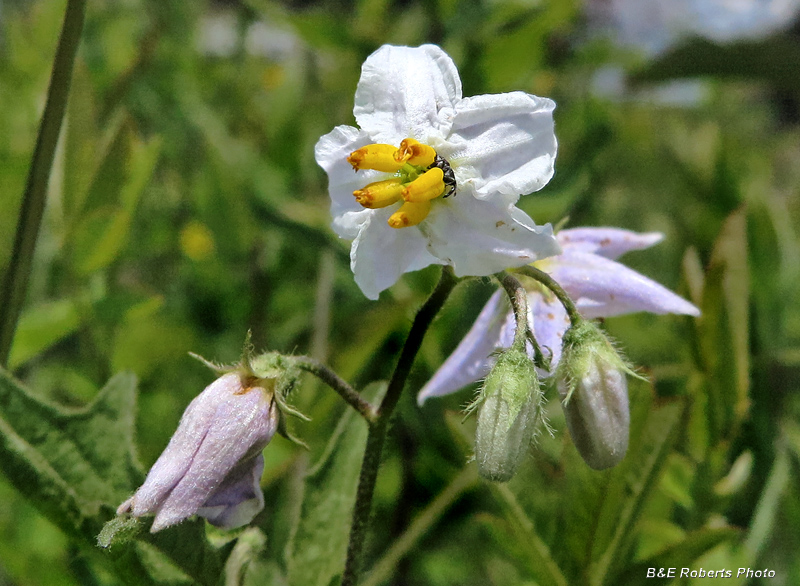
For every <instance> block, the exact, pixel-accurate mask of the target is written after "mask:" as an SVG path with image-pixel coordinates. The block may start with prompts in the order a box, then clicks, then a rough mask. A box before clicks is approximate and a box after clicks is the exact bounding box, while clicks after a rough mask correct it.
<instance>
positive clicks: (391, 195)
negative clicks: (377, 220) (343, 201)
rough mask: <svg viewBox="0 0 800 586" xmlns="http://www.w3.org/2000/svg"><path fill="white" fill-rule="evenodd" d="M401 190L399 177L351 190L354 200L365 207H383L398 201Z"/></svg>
mask: <svg viewBox="0 0 800 586" xmlns="http://www.w3.org/2000/svg"><path fill="white" fill-rule="evenodd" d="M402 191H403V184H402V183H401V182H400V179H387V180H386V181H378V182H376V183H370V184H369V185H367V186H366V187H365V188H363V189H358V190H356V191H354V192H353V195H354V196H355V197H356V201H357V202H358V203H360V204H361V205H362V206H364V207H365V208H370V209H375V208H385V207H386V206H390V205H392V204H393V203H395V202H397V201H400V197H401V195H402Z"/></svg>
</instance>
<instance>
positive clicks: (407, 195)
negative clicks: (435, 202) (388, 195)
mask: <svg viewBox="0 0 800 586" xmlns="http://www.w3.org/2000/svg"><path fill="white" fill-rule="evenodd" d="M443 193H444V172H443V171H442V170H441V169H440V168H439V167H434V168H433V169H428V170H427V171H425V172H424V173H423V174H422V175H420V176H419V177H417V178H416V179H414V181H412V182H411V183H409V184H408V185H406V186H405V187H404V188H403V191H402V195H403V199H404V200H406V201H409V202H415V203H419V202H422V201H430V200H432V199H435V198H437V197H439V196H440V195H442V194H443Z"/></svg>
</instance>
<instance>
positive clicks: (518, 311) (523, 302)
mask: <svg viewBox="0 0 800 586" xmlns="http://www.w3.org/2000/svg"><path fill="white" fill-rule="evenodd" d="M495 277H496V278H497V280H498V281H500V284H501V285H502V286H503V289H505V290H506V294H507V295H508V300H509V301H510V302H511V306H512V307H513V308H514V320H515V321H516V322H517V327H516V330H515V331H514V346H521V347H522V349H523V350H524V349H525V341H526V340H527V338H528V294H527V292H526V291H525V288H524V287H523V286H522V283H520V282H519V280H518V279H517V278H516V277H513V276H512V275H509V274H508V273H505V272H504V273H498V274H496V275H495Z"/></svg>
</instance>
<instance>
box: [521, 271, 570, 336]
mask: <svg viewBox="0 0 800 586" xmlns="http://www.w3.org/2000/svg"><path fill="white" fill-rule="evenodd" d="M516 271H517V272H519V273H521V274H523V275H525V276H526V277H530V278H531V279H535V280H537V281H539V282H540V283H541V284H542V285H544V286H545V287H547V288H548V289H550V290H551V291H552V292H553V294H554V295H555V296H556V297H557V298H558V300H559V301H560V302H561V305H563V306H564V309H565V310H566V311H567V315H568V316H569V321H570V323H571V324H572V325H573V326H576V325H578V324H579V323H580V322H582V321H583V318H582V317H581V314H580V313H578V308H577V307H575V304H574V303H573V302H572V299H570V298H569V295H567V292H566V291H564V289H562V288H561V285H559V284H558V283H557V282H556V280H555V279H553V277H551V276H550V275H548V274H547V273H545V272H544V271H541V270H539V269H537V268H536V267H532V266H524V267H520V268H518V269H516Z"/></svg>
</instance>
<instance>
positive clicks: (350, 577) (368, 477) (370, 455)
mask: <svg viewBox="0 0 800 586" xmlns="http://www.w3.org/2000/svg"><path fill="white" fill-rule="evenodd" d="M457 283H458V280H457V279H456V278H455V276H454V275H453V271H452V269H450V267H445V268H444V269H443V270H442V275H441V278H440V279H439V283H438V284H437V285H436V288H435V289H434V290H433V293H431V296H430V297H429V298H428V300H427V301H426V302H425V304H424V305H423V306H422V307H421V308H420V310H419V312H417V315H416V317H415V318H414V323H413V324H412V325H411V330H410V331H409V333H408V337H407V338H406V341H405V344H404V345H403V350H402V351H401V352H400V358H399V359H398V361H397V365H396V366H395V368H394V372H393V373H392V378H391V379H390V380H389V386H388V388H387V390H386V395H385V396H384V398H383V401H382V402H381V405H380V407H379V408H378V417H377V419H376V420H375V421H374V422H372V423H371V424H370V428H369V434H368V435H367V446H366V449H365V450H364V460H363V461H362V463H361V474H360V476H359V478H358V490H357V492H356V503H355V506H354V508H353V522H352V525H351V526H350V541H349V543H348V545H347V561H346V562H345V568H344V574H343V575H342V583H341V586H355V584H357V582H358V576H359V574H360V570H361V551H362V549H363V547H364V538H365V537H366V533H367V525H368V521H369V515H370V511H371V510H372V496H373V493H374V491H375V481H376V479H377V477H378V468H379V466H380V462H381V454H382V453H383V444H384V442H385V440H386V432H387V430H388V429H389V419H390V418H391V416H392V413H393V412H394V409H395V407H396V406H397V402H398V401H399V400H400V396H401V395H402V392H403V388H404V387H405V384H406V380H407V379H408V375H409V373H410V372H411V366H412V364H413V363H414V358H415V357H416V356H417V352H418V351H419V348H420V346H421V345H422V340H423V338H424V337H425V333H426V332H427V330H428V326H430V324H431V322H432V321H433V318H434V317H436V314H437V313H438V312H439V310H440V309H441V307H442V305H444V302H445V301H446V300H447V297H448V295H450V292H451V291H452V290H453V288H454V287H455V286H456V284H457Z"/></svg>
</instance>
